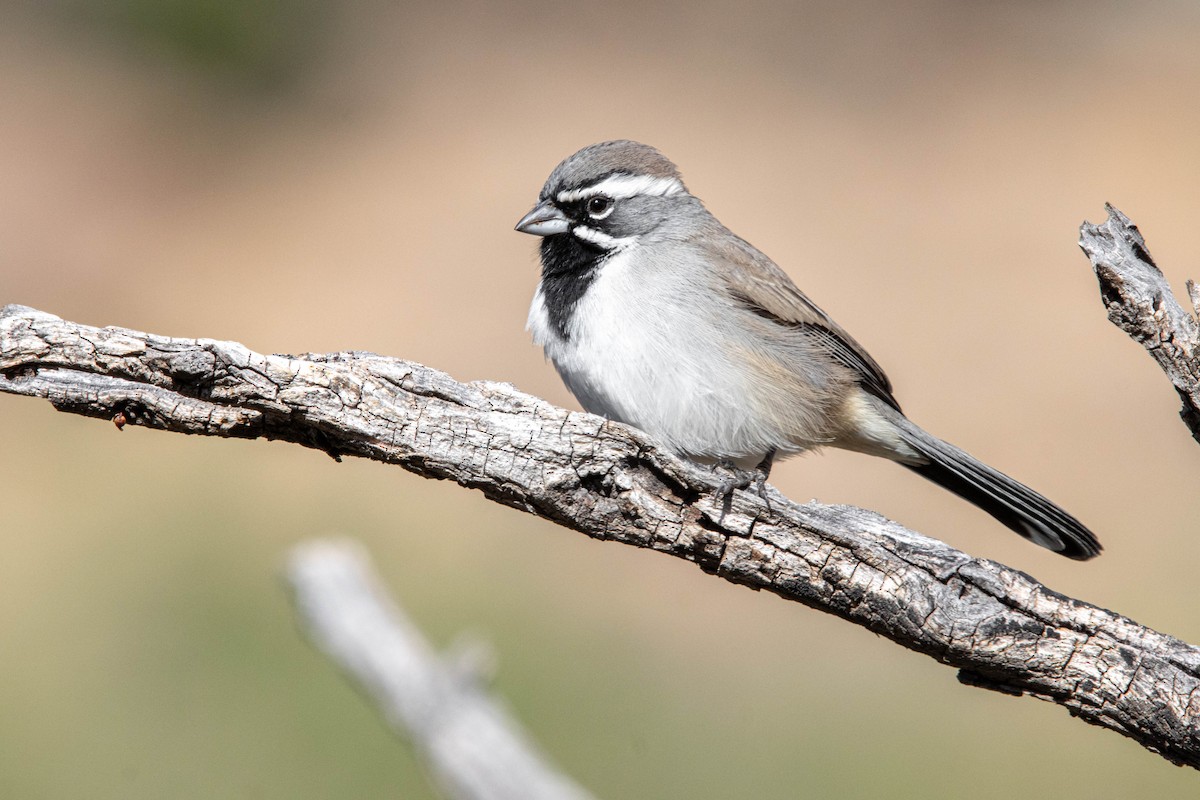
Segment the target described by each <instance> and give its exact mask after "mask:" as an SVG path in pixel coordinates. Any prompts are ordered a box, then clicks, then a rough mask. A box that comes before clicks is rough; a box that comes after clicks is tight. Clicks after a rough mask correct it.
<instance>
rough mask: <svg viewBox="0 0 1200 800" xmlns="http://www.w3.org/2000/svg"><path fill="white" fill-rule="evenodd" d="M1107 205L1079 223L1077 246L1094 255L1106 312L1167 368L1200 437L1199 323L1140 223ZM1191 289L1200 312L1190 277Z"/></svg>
mask: <svg viewBox="0 0 1200 800" xmlns="http://www.w3.org/2000/svg"><path fill="white" fill-rule="evenodd" d="M1105 208H1106V209H1107V210H1108V219H1107V220H1106V221H1105V222H1104V224H1102V225H1093V224H1092V223H1090V222H1085V223H1083V225H1082V226H1080V229H1079V246H1080V247H1081V248H1083V252H1085V253H1087V255H1088V258H1090V259H1091V261H1092V269H1093V270H1095V272H1096V278H1097V279H1098V280H1099V281H1100V296H1101V298H1103V300H1104V305H1105V307H1106V308H1107V309H1108V318H1109V319H1110V320H1111V321H1112V323H1113V324H1114V325H1116V326H1117V327H1118V328H1120V329H1121V330H1123V331H1125V332H1126V333H1127V334H1129V335H1130V336H1131V337H1132V338H1133V340H1134V341H1135V342H1138V343H1139V344H1141V345H1142V347H1145V348H1146V350H1147V351H1148V352H1149V353H1150V355H1152V356H1154V360H1155V361H1157V362H1158V365H1159V366H1160V367H1162V370H1163V372H1165V373H1167V377H1168V378H1170V379H1171V385H1173V386H1174V387H1175V391H1176V392H1178V393H1179V399H1180V400H1182V401H1183V408H1182V409H1181V410H1180V412H1179V416H1180V417H1182V418H1183V422H1184V424H1185V425H1187V426H1188V430H1190V431H1191V432H1192V437H1193V438H1195V439H1196V441H1197V442H1200V326H1197V324H1196V319H1195V317H1193V316H1192V315H1191V314H1190V313H1189V312H1187V311H1186V310H1184V308H1183V306H1182V305H1180V303H1179V301H1178V300H1176V299H1175V295H1174V294H1172V293H1171V285H1170V284H1169V283H1168V282H1167V279H1166V277H1164V276H1163V274H1162V270H1160V269H1159V268H1158V265H1157V264H1155V263H1154V259H1153V258H1151V257H1150V251H1149V250H1147V249H1146V240H1145V239H1144V238H1142V233H1141V231H1139V230H1138V229H1137V226H1136V225H1134V224H1133V223H1132V222H1130V221H1129V217H1127V216H1125V215H1124V214H1122V213H1121V212H1120V211H1118V210H1117V209H1115V208H1113V207H1112V206H1110V205H1105ZM1187 290H1188V296H1189V298H1190V300H1191V305H1192V308H1193V310H1195V311H1196V314H1197V315H1200V291H1197V289H1196V284H1194V283H1193V282H1192V281H1188V282H1187Z"/></svg>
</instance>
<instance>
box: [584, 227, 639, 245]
mask: <svg viewBox="0 0 1200 800" xmlns="http://www.w3.org/2000/svg"><path fill="white" fill-rule="evenodd" d="M571 233H573V234H574V235H575V238H577V239H583V240H584V241H585V242H588V243H589V244H594V245H596V246H597V247H603V248H604V249H605V250H624V249H625V248H627V247H629V246H630V245H632V244H633V237H632V236H623V237H616V236H609V235H608V234H607V233H601V232H600V231H598V230H596V229H595V228H589V227H587V226H585V225H576V226H575V227H574V228H572V229H571Z"/></svg>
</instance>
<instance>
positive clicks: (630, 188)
mask: <svg viewBox="0 0 1200 800" xmlns="http://www.w3.org/2000/svg"><path fill="white" fill-rule="evenodd" d="M682 191H683V184H682V183H680V182H679V179H678V178H655V177H652V176H650V175H612V176H610V177H608V178H605V179H604V180H602V181H600V182H599V183H597V184H593V185H592V186H584V187H583V188H582V189H570V190H568V191H563V192H559V193H558V195H557V196H556V197H555V199H556V200H558V202H560V203H576V202H578V201H580V200H586V199H587V198H589V197H595V196H596V195H598V194H602V195H604V196H606V197H611V198H612V199H614V200H623V199H625V198H628V197H635V196H637V195H643V196H646V195H650V196H654V197H670V196H671V195H673V194H679V193H680V192H682Z"/></svg>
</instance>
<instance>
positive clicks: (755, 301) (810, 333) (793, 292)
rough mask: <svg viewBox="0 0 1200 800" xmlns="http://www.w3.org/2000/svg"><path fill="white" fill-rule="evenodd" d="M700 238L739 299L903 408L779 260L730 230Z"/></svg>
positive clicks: (881, 376) (877, 372)
mask: <svg viewBox="0 0 1200 800" xmlns="http://www.w3.org/2000/svg"><path fill="white" fill-rule="evenodd" d="M700 244H701V246H702V247H705V249H707V250H708V251H709V252H710V254H711V256H712V257H713V260H714V262H716V263H722V262H723V263H725V264H727V265H728V269H726V270H724V271H722V274H721V278H722V279H723V280H724V281H725V282H726V285H727V288H728V289H729V293H730V294H731V295H732V296H733V297H734V299H735V301H736V302H738V303H740V304H741V305H743V306H744V307H745V308H746V310H748V311H750V312H752V313H754V314H757V315H758V316H760V317H763V318H764V319H767V320H770V321H771V322H773V323H775V324H776V325H779V326H781V327H783V328H786V329H788V330H790V331H795V332H797V333H800V334H802V335H804V336H806V337H809V338H810V339H811V341H812V343H813V344H814V345H815V346H817V347H818V348H820V349H822V350H824V351H825V352H827V353H829V355H830V356H831V357H832V358H833V359H834V360H835V361H837V362H838V363H840V364H842V365H843V366H845V367H847V368H848V369H850V370H851V371H852V372H853V373H854V376H855V378H856V379H857V381H858V384H859V385H860V386H861V387H862V388H863V389H864V390H866V391H867V392H869V393H870V394H872V395H874V396H875V397H878V398H879V399H880V400H882V401H883V402H885V403H887V404H888V405H889V406H891V407H892V408H894V409H896V410H897V411H899V410H900V404H899V403H898V402H896V398H895V397H893V396H892V382H891V381H890V380H888V377H887V375H885V374H884V372H883V368H882V367H880V366H879V364H877V363H876V362H875V359H873V358H871V356H870V354H868V353H867V351H866V350H864V349H863V347H862V345H860V344H859V343H858V342H856V341H854V339H853V338H852V337H851V336H850V334H848V333H846V331H844V330H842V327H841V326H840V325H838V324H837V323H836V322H834V321H833V320H832V319H830V318H829V315H828V314H826V313H825V312H824V311H822V310H821V309H820V307H818V306H817V304H816V303H814V302H813V301H811V300H809V299H808V297H806V296H805V295H804V293H803V292H801V291H800V290H799V289H798V288H797V287H796V284H794V283H792V279H791V278H789V277H788V276H787V273H785V272H784V271H783V270H781V269H780V268H779V267H778V266H776V264H775V262H773V261H771V259H769V258H767V257H766V256H765V255H764V254H763V253H761V252H759V251H758V250H757V249H755V247H754V246H753V245H751V244H750V243H749V242H746V241H744V240H743V239H740V238H738V237H737V236H735V235H734V234H732V233H730V234H729V235H728V237H711V236H709V237H704V241H703V243H700Z"/></svg>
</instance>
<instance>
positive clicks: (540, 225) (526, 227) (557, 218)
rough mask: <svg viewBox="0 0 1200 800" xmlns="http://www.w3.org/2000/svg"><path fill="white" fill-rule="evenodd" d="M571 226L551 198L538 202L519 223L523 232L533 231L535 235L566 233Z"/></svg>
mask: <svg viewBox="0 0 1200 800" xmlns="http://www.w3.org/2000/svg"><path fill="white" fill-rule="evenodd" d="M569 227H570V224H569V223H568V222H567V218H566V217H564V216H563V213H562V212H561V211H559V210H558V208H556V207H555V205H554V203H552V202H550V201H549V200H545V201H543V202H541V203H538V204H537V205H536V206H534V207H533V210H532V211H530V212H529V213H528V214H526V215H525V216H523V217H521V221H520V222H518V223H517V230H519V231H520V232H521V233H532V234H533V235H534V236H554V235H555V234H558V233H566V232H567V229H568V228H569Z"/></svg>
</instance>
